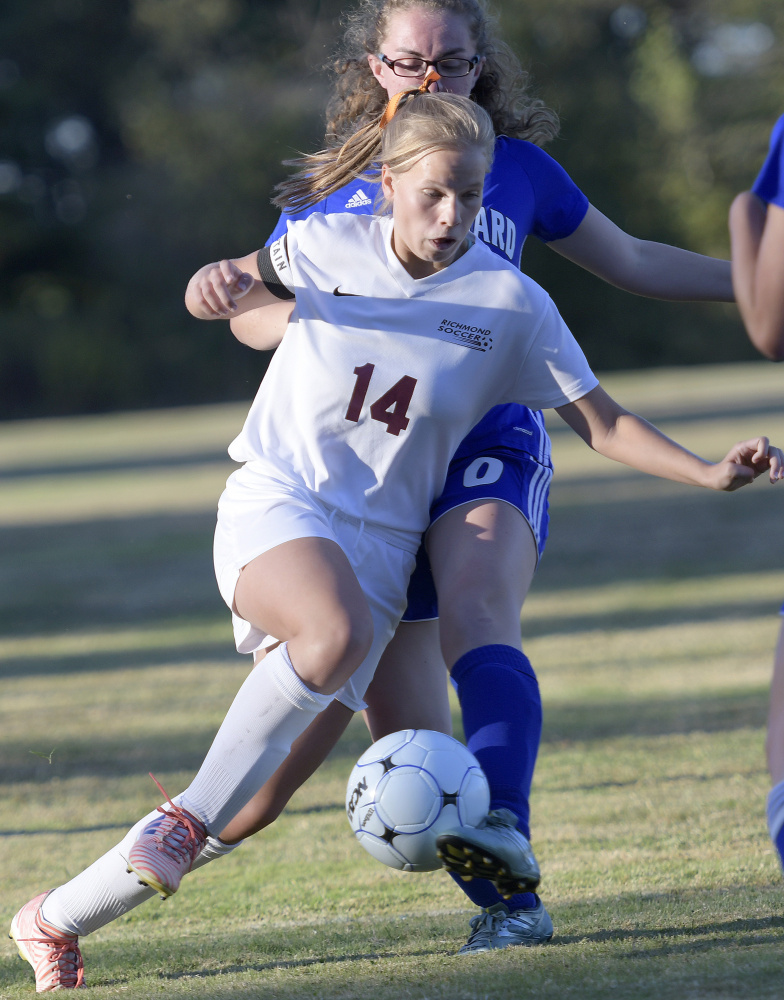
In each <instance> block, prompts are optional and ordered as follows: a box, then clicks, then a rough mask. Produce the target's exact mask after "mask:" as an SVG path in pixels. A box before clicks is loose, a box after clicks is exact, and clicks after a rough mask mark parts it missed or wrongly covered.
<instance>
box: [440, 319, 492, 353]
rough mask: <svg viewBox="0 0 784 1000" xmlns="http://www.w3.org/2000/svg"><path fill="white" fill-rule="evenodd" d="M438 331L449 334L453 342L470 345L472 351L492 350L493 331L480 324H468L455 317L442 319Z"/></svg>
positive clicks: (465, 345) (464, 345)
mask: <svg viewBox="0 0 784 1000" xmlns="http://www.w3.org/2000/svg"><path fill="white" fill-rule="evenodd" d="M437 332H438V333H447V334H449V339H450V340H451V341H452V342H453V343H455V344H462V346H463V347H470V348H471V350H472V351H492V349H493V332H492V330H484V329H482V327H481V326H470V325H469V324H468V323H460V322H458V320H456V319H442V320H441V325H440V326H439V328H438V331H437Z"/></svg>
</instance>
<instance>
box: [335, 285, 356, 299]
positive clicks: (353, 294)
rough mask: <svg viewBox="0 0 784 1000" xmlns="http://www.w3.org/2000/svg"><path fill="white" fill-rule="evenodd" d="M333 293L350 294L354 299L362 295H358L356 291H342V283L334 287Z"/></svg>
mask: <svg viewBox="0 0 784 1000" xmlns="http://www.w3.org/2000/svg"><path fill="white" fill-rule="evenodd" d="M332 294H333V295H350V296H351V297H352V298H354V299H358V298H360V297H361V296H359V295H357V293H356V292H341V290H340V285H338V286H337V288H335V289H333V291H332Z"/></svg>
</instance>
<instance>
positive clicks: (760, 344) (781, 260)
mask: <svg viewBox="0 0 784 1000" xmlns="http://www.w3.org/2000/svg"><path fill="white" fill-rule="evenodd" d="M729 226H730V239H731V242H732V280H733V285H734V287H735V297H736V299H737V302H738V308H739V310H740V314H741V316H742V317H743V322H744V324H745V326H746V332H747V333H748V335H749V339H750V340H751V342H752V344H754V346H755V347H756V348H757V350H758V351H760V352H761V353H762V354H764V355H765V357H767V358H770V359H771V360H772V361H782V360H784V115H782V116H781V118H779V120H778V121H777V122H776V124H775V126H774V127H773V132H772V134H771V137H770V150H769V152H768V156H767V158H766V160H765V163H764V164H763V165H762V169H761V170H760V172H759V176H758V177H757V179H756V181H755V182H754V186H753V187H752V189H751V191H743V192H742V193H741V194H739V195H738V196H737V197H736V198H735V200H734V201H733V203H732V206H731V208H730V218H729ZM781 614H782V615H784V607H782V609H781ZM766 750H767V757H768V770H769V772H770V777H771V781H772V782H773V787H772V788H771V790H770V793H769V794H768V829H769V830H770V836H771V839H772V841H773V843H774V844H775V846H776V850H777V851H778V855H779V860H780V862H781V864H782V866H784V625H782V628H781V630H780V632H779V641H778V645H777V647H776V654H775V658H774V662H773V679H772V681H771V685H770V707H769V711H768V739H767V745H766Z"/></svg>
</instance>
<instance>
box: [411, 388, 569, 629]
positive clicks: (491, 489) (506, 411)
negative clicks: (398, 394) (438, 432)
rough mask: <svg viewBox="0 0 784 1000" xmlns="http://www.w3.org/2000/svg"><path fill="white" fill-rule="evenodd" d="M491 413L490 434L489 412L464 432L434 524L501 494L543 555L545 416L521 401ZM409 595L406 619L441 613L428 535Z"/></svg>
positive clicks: (547, 475) (547, 460)
mask: <svg viewBox="0 0 784 1000" xmlns="http://www.w3.org/2000/svg"><path fill="white" fill-rule="evenodd" d="M491 415H492V418H493V419H492V423H493V424H495V428H494V432H493V433H492V434H490V435H488V433H487V431H488V425H487V420H488V418H485V420H483V421H482V424H479V425H478V426H477V427H476V428H474V430H472V431H471V433H470V434H469V435H468V436H467V437H466V438H465V440H464V441H463V443H462V444H461V446H460V449H459V450H458V452H457V453H456V455H455V457H454V458H453V459H452V461H451V462H450V464H449V471H448V473H447V478H446V484H445V486H444V490H443V492H442V494H441V496H440V497H439V498H438V500H436V501H435V503H434V504H433V506H432V507H431V509H430V525H431V526H432V525H433V524H435V522H436V521H437V520H438V519H439V518H440V517H442V516H443V515H444V514H446V513H447V511H450V510H454V509H455V508H456V507H461V506H463V505H464V504H469V503H474V502H475V501H477V500H501V501H503V502H505V503H508V504H511V505H512V506H513V507H516V508H517V510H519V511H520V513H521V514H522V515H523V517H524V518H525V520H526V521H527V522H528V524H529V525H530V528H531V531H532V532H533V535H534V538H535V539H536V545H537V549H538V552H539V556H540V557H541V555H542V553H543V552H544V546H545V542H546V541H547V529H548V525H549V514H548V504H547V498H548V495H549V492H550V482H551V480H552V478H553V465H552V460H551V457H550V439H549V438H548V436H547V432H546V431H545V429H544V420H543V419H542V415H541V413H534V412H532V411H531V410H528V409H526V408H525V407H521V406H503V407H496V408H495V409H494V410H492V411H491V414H490V415H488V416H491ZM496 442H497V443H496ZM425 538H426V536H425ZM407 599H408V606H407V607H406V611H405V613H404V615H403V619H402V620H403V621H404V622H419V621H430V620H432V619H434V618H438V599H437V596H436V589H435V584H434V582H433V575H432V573H431V571H430V560H429V559H428V556H427V552H426V549H425V541H423V542H422V545H420V547H419V551H418V553H417V559H416V567H415V569H414V572H413V573H412V575H411V580H410V581H409V585H408V594H407Z"/></svg>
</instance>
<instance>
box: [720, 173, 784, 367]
mask: <svg viewBox="0 0 784 1000" xmlns="http://www.w3.org/2000/svg"><path fill="white" fill-rule="evenodd" d="M729 228H730V240H731V243H732V280H733V284H734V286H735V297H736V299H737V302H738V309H739V310H740V314H741V317H742V319H743V323H744V325H745V327H746V332H747V333H748V335H749V340H750V341H751V342H752V344H754V346H755V347H756V348H757V350H758V351H759V352H760V353H761V354H764V355H765V357H766V358H770V360H771V361H784V209H782V208H779V206H778V205H772V204H771V205H767V206H766V205H765V203H764V202H763V201H761V200H760V199H759V198H758V197H757V196H756V195H755V194H753V193H752V192H751V191H744V192H742V193H741V194H739V195H738V196H737V197H736V198H735V200H734V201H733V203H732V206H731V208H730V216H729Z"/></svg>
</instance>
